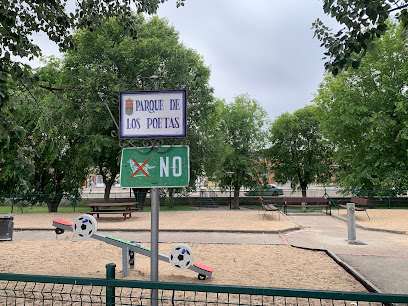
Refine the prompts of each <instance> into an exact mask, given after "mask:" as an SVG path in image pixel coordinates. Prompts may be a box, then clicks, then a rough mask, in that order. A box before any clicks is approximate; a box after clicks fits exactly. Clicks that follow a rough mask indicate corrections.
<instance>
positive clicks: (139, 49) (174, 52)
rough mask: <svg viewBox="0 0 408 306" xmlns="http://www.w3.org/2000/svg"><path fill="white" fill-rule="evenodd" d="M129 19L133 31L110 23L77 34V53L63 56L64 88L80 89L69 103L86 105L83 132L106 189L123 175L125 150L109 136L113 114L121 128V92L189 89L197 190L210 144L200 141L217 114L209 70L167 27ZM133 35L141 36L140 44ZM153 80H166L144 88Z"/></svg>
mask: <svg viewBox="0 0 408 306" xmlns="http://www.w3.org/2000/svg"><path fill="white" fill-rule="evenodd" d="M128 18H129V22H128V24H132V26H131V27H126V28H125V27H123V25H122V24H121V23H120V22H118V20H117V19H116V18H111V19H110V20H109V21H107V22H106V23H105V24H103V27H101V28H100V29H95V31H93V32H90V31H86V30H83V31H80V32H78V33H77V35H75V36H74V42H75V44H76V45H77V48H76V49H75V50H72V51H69V52H68V53H67V55H66V56H65V60H64V69H63V74H64V82H65V84H66V86H69V87H72V88H77V89H78V90H74V91H70V92H68V93H67V97H68V98H69V100H70V101H80V103H82V107H83V112H82V113H81V114H82V116H83V119H82V120H83V121H84V122H83V123H82V126H87V131H88V132H87V133H88V134H89V137H90V143H92V150H93V152H92V153H91V154H92V156H93V158H92V160H93V161H94V163H95V166H96V167H97V168H98V169H99V171H100V174H101V175H102V176H103V178H104V182H105V184H106V186H109V185H111V184H112V183H113V180H114V178H115V174H118V172H119V157H120V150H121V148H120V147H119V145H118V144H119V143H118V139H117V138H116V139H114V138H112V136H111V132H112V130H116V127H115V125H114V123H113V120H112V118H111V114H112V115H113V117H114V118H115V120H116V122H118V114H119V110H118V106H119V101H118V92H119V91H129V90H130V91H132V90H136V91H137V90H152V89H157V90H166V89H187V94H188V95H187V102H188V104H187V126H188V131H187V134H188V144H189V145H190V150H191V163H190V164H191V176H190V177H191V183H192V184H194V182H195V180H196V178H197V176H199V175H201V173H202V172H203V170H204V169H203V166H202V165H203V159H204V156H205V155H204V150H205V146H206V144H205V141H204V140H205V139H204V138H203V137H201V136H202V135H203V134H204V133H205V131H203V129H205V122H206V120H207V117H208V116H209V115H210V114H211V113H212V112H213V109H214V105H213V97H212V91H213V90H212V88H211V87H210V86H209V85H208V82H209V77H210V69H209V68H208V67H206V66H205V65H204V61H203V59H202V58H201V56H200V55H199V54H197V53H196V52H195V51H193V50H191V49H188V48H186V47H185V46H184V45H183V44H182V43H180V42H179V37H178V33H177V32H176V31H175V29H174V28H173V27H171V26H169V25H168V23H167V21H165V20H163V19H159V18H157V17H153V18H151V19H146V18H144V17H143V16H142V15H140V14H139V15H133V16H129V17H128ZM132 27H134V28H132ZM131 31H137V32H138V38H137V39H134V38H133V37H132V35H131ZM153 75H156V76H160V77H162V78H161V79H159V80H157V81H158V82H157V88H152V87H144V86H143V84H142V83H143V80H144V79H146V78H148V77H150V76H153ZM141 77H143V78H141ZM106 105H108V106H109V110H110V112H111V114H110V113H109V112H108V110H107V108H106ZM136 145H139V146H141V145H142V142H139V144H137V143H136ZM107 178H110V181H109V182H108V181H107Z"/></svg>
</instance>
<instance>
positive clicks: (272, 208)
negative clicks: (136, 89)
mask: <svg viewBox="0 0 408 306" xmlns="http://www.w3.org/2000/svg"><path fill="white" fill-rule="evenodd" d="M258 200H259V203H261V206H262V209H263V210H264V211H265V213H264V214H263V216H262V219H263V218H265V215H266V212H267V211H271V212H272V214H273V212H274V211H277V212H278V214H279V221H280V212H279V208H277V207H276V206H275V205H273V204H265V202H264V199H262V198H261V197H258ZM258 214H259V211H258Z"/></svg>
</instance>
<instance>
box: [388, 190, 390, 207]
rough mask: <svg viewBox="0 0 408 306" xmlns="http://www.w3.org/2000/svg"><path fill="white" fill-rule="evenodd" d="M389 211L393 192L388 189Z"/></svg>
mask: <svg viewBox="0 0 408 306" xmlns="http://www.w3.org/2000/svg"><path fill="white" fill-rule="evenodd" d="M388 209H391V190H390V189H388Z"/></svg>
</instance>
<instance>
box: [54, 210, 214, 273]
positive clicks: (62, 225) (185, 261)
mask: <svg viewBox="0 0 408 306" xmlns="http://www.w3.org/2000/svg"><path fill="white" fill-rule="evenodd" d="M52 225H53V226H54V227H55V233H57V235H60V234H63V233H64V231H71V232H72V231H73V232H75V233H76V234H77V235H78V236H79V237H81V238H88V237H89V238H93V239H96V240H99V241H102V242H105V243H107V244H110V245H113V246H116V247H119V248H121V249H122V274H123V276H124V277H125V276H128V275H129V268H130V269H134V267H135V264H134V262H135V261H134V259H135V256H134V254H135V253H137V254H141V255H143V256H148V257H151V256H152V251H151V249H149V248H146V247H143V246H141V245H140V244H137V243H132V242H129V241H125V240H121V239H118V238H114V237H112V236H105V235H101V234H99V233H97V232H96V231H97V222H96V220H95V218H94V217H92V216H91V215H82V216H80V217H79V218H77V219H76V220H75V222H74V225H72V224H71V223H69V222H67V221H64V220H61V219H54V220H53V221H52ZM75 227H76V228H75ZM81 235H82V236H81ZM158 257H159V260H162V261H164V262H168V263H170V264H171V265H172V266H173V267H174V268H176V269H177V270H186V269H188V270H191V271H194V272H196V273H198V279H199V280H204V279H206V277H207V276H208V277H211V276H212V272H213V271H214V269H213V268H210V267H207V266H204V265H200V264H194V263H193V259H194V255H193V252H192V250H191V248H190V247H189V246H187V245H184V244H178V245H176V246H175V247H173V249H172V251H171V252H170V256H167V255H164V254H160V253H159V254H158ZM170 258H172V260H170ZM177 266H178V267H177Z"/></svg>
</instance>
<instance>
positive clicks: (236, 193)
mask: <svg viewBox="0 0 408 306" xmlns="http://www.w3.org/2000/svg"><path fill="white" fill-rule="evenodd" d="M239 190H240V187H239V186H234V207H233V208H234V209H239Z"/></svg>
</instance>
